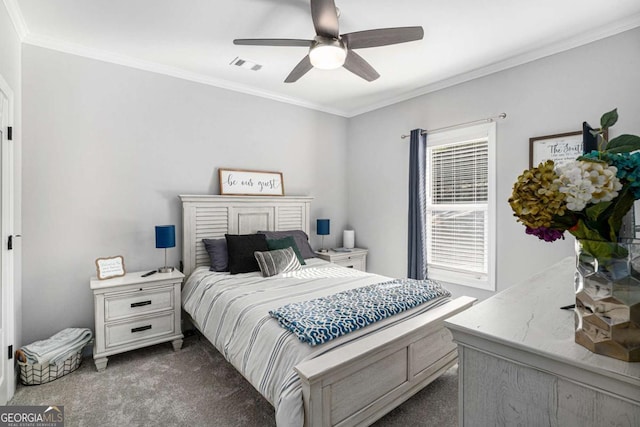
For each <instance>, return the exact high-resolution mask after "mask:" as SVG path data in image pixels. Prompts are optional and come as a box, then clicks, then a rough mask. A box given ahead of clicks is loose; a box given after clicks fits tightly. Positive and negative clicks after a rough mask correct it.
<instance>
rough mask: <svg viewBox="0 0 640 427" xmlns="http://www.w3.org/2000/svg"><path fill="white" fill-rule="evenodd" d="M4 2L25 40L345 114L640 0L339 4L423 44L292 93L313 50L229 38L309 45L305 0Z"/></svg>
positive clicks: (321, 77)
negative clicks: (296, 70)
mask: <svg viewBox="0 0 640 427" xmlns="http://www.w3.org/2000/svg"><path fill="white" fill-rule="evenodd" d="M4 2H5V4H6V5H7V8H8V10H9V13H10V15H11V18H12V20H13V22H14V24H15V26H16V28H17V29H18V32H19V34H20V35H21V37H22V39H23V41H24V42H25V43H30V44H34V45H39V46H44V47H49V48H53V49H58V50H61V51H65V52H70V53H74V54H80V55H83V56H88V57H92V58H97V59H101V60H107V61H110V62H115V63H120V64H124V65H129V66H133V67H136V68H141V69H147V70H151V71H156V72H161V73H164V74H169V75H173V76H177V77H181V78H186V79H189V80H194V81H199V82H202V83H207V84H211V85H214V86H219V87H224V88H229V89H233V90H238V91H242V92H247V93H252V94H256V95H260V96H266V97H269V98H274V99H278V100H282V101H285V102H290V103H293V104H297V105H303V106H306V107H310V108H315V109H318V110H321V111H327V112H331V113H334V114H339V115H342V116H346V117H351V116H354V115H357V114H360V113H362V112H365V111H369V110H372V109H375V108H378V107H381V106H384V105H388V104H391V103H393V102H397V101H399V100H402V99H407V98H410V97H413V96H417V95H420V94H423V93H427V92H430V91H433V90H437V89H439V88H442V87H447V86H450V85H453V84H456V83H460V82H462V81H466V80H469V79H472V78H475V77H478V76H481V75H486V74H489V73H491V72H495V71H499V70H502V69H505V68H509V67H512V66H514V65H519V64H522V63H525V62H528V61H531V60H534V59H537V58H541V57H544V56H547V55H550V54H554V53H557V52H561V51H563V50H566V49H570V48H572V47H575V46H579V45H581V44H585V43H589V42H592V41H594V40H598V39H600V38H603V37H607V36H610V35H613V34H617V33H619V32H622V31H625V30H628V29H631V28H634V27H637V26H640V0H449V1H443V0H439V1H436V0H395V1H389V0H336V5H337V6H338V8H339V9H340V11H341V17H340V32H341V33H347V32H353V31H361V30H368V29H374V28H386V27H400V26H414V25H422V26H423V27H424V30H425V36H424V39H423V40H421V41H416V42H411V43H405V44H400V45H394V46H386V47H378V48H370V49H362V50H358V53H359V54H360V55H361V56H362V57H363V58H364V59H366V60H367V61H368V62H369V63H370V64H371V65H372V66H373V67H374V68H376V70H377V71H378V72H379V73H380V75H381V77H380V78H379V79H378V80H376V81H374V82H371V83H368V82H366V81H364V80H362V79H360V78H358V77H357V76H355V75H353V74H351V73H350V72H348V71H346V70H344V69H338V70H333V71H321V70H315V69H314V70H311V71H310V72H309V73H308V74H306V75H305V76H303V77H302V78H301V79H300V80H299V81H298V82H297V83H293V84H285V83H283V81H284V79H285V77H286V76H287V75H288V74H289V72H290V71H291V70H292V69H293V67H294V66H295V65H296V64H297V63H298V62H299V61H300V60H301V59H302V58H303V57H304V56H305V55H306V54H307V49H306V48H299V47H257V46H235V45H233V43H232V40H233V39H234V38H263V37H267V38H302V39H311V38H313V36H314V29H313V24H312V22H311V13H310V8H309V0H228V1H221V0H4ZM604 55H605V54H604V53H603V57H606V56H604ZM236 57H241V58H243V59H248V60H252V61H255V62H257V63H259V64H261V65H263V68H262V69H261V70H260V71H257V72H254V71H250V70H246V69H242V68H239V67H235V66H231V65H229V64H230V62H231V61H232V60H233V59H234V58H236Z"/></svg>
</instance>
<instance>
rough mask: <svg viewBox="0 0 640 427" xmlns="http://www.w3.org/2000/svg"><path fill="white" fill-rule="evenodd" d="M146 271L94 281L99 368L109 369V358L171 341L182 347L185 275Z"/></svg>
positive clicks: (177, 346)
mask: <svg viewBox="0 0 640 427" xmlns="http://www.w3.org/2000/svg"><path fill="white" fill-rule="evenodd" d="M144 273H145V272H144V271H140V272H134V273H128V274H126V275H125V276H122V277H115V278H113V279H107V280H98V279H97V278H95V277H93V278H92V279H91V282H90V286H91V289H92V290H93V302H94V309H95V322H96V325H95V327H96V329H95V332H96V333H95V344H94V347H93V359H94V362H95V364H96V369H97V370H98V371H99V372H101V371H104V370H105V369H106V368H107V361H108V359H107V356H111V355H114V354H118V353H123V352H125V351H129V350H134V349H136V348H141V347H146V346H149V345H153V344H159V343H162V342H167V341H171V343H172V344H173V349H174V350H175V351H178V350H180V348H181V347H182V338H183V336H182V331H181V327H180V313H181V311H180V310H181V306H180V292H181V285H182V281H183V279H184V274H182V273H181V272H179V271H177V270H175V271H173V272H171V273H156V274H152V275H151V276H148V277H140V276H141V275H142V274H144Z"/></svg>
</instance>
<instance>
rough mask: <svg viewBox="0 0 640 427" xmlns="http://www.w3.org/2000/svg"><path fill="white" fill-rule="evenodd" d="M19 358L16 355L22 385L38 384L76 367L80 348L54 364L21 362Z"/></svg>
mask: <svg viewBox="0 0 640 427" xmlns="http://www.w3.org/2000/svg"><path fill="white" fill-rule="evenodd" d="M18 351H19V350H18ZM20 359H21V358H20V357H18V366H20V382H21V383H22V384H24V385H40V384H46V383H48V382H51V381H53V380H56V379H58V378H60V377H62V376H65V375H67V374H69V373H71V372H73V371H75V370H76V369H78V368H79V367H80V363H82V349H80V350H78V351H77V352H76V353H74V354H72V355H71V356H69V357H67V358H66V359H65V360H63V361H61V362H59V363H58V364H56V365H49V364H39V363H35V364H30V363H25V362H21V361H20Z"/></svg>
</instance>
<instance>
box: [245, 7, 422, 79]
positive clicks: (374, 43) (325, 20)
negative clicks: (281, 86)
mask: <svg viewBox="0 0 640 427" xmlns="http://www.w3.org/2000/svg"><path fill="white" fill-rule="evenodd" d="M311 18H312V19H313V26H314V27H315V29H316V36H315V37H314V38H313V40H302V39H235V40H234V41H233V44H236V45H252V46H294V47H308V48H309V54H308V55H307V56H305V57H304V58H302V61H300V62H299V63H298V65H296V66H295V68H294V69H293V71H291V73H290V74H289V75H288V76H287V78H286V79H285V83H293V82H296V81H298V79H299V78H300V77H302V76H304V75H305V74H306V73H307V72H308V71H309V70H311V69H312V68H313V67H316V68H320V69H325V70H332V69H335V68H339V67H344V68H346V69H347V70H349V71H351V72H352V73H353V74H355V75H357V76H359V77H362V78H363V79H365V80H366V81H368V82H372V81H374V80H375V79H377V78H378V77H380V74H378V72H377V71H376V70H375V69H374V68H373V67H372V66H371V65H369V63H368V62H367V61H365V60H364V59H363V58H362V57H361V56H360V55H358V54H357V53H355V52H354V51H353V49H363V48H367V47H378V46H388V45H392V44H398V43H405V42H411V41H415V40H421V39H422V37H423V36H424V30H423V29H422V27H399V28H379V29H376V30H367V31H357V32H354V33H347V34H342V35H341V34H340V33H339V31H338V10H337V8H336V5H335V2H334V0H311Z"/></svg>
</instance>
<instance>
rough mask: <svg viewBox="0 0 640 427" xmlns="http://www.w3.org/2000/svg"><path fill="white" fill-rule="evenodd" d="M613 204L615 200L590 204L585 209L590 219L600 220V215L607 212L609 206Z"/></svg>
mask: <svg viewBox="0 0 640 427" xmlns="http://www.w3.org/2000/svg"><path fill="white" fill-rule="evenodd" d="M612 204H613V202H600V203H597V204H595V205H592V206H589V207H588V208H587V209H585V212H586V214H587V218H589V220H590V221H594V222H597V221H599V220H600V215H602V213H603V212H605V211H606V210H607V208H608V207H609V206H611V205H612Z"/></svg>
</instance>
